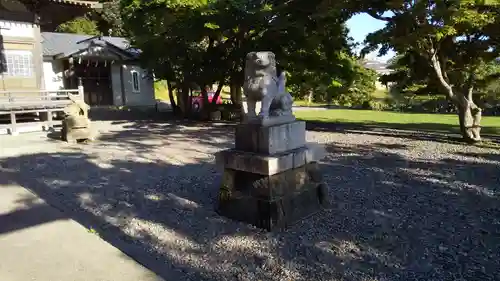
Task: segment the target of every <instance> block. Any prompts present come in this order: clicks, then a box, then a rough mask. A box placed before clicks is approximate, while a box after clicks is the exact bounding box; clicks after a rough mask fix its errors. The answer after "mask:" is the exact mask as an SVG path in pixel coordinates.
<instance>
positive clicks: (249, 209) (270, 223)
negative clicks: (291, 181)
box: [217, 184, 321, 231]
mask: <svg viewBox="0 0 500 281" xmlns="http://www.w3.org/2000/svg"><path fill="white" fill-rule="evenodd" d="M318 187H319V184H315V185H313V184H311V185H309V186H308V188H305V189H304V190H302V192H297V193H292V194H290V195H288V196H283V197H280V198H277V199H274V200H267V199H263V198H258V197H253V196H249V195H243V194H241V193H237V196H226V197H222V196H221V197H219V205H218V208H217V211H218V212H219V214H221V215H224V216H226V217H228V218H231V219H234V220H238V221H243V222H246V223H249V224H252V225H254V226H256V227H260V228H264V229H267V230H268V231H273V230H282V229H285V228H287V227H289V226H291V225H293V224H294V223H296V222H298V221H300V220H301V219H303V218H305V217H307V216H310V215H312V214H314V213H316V212H318V211H319V210H321V204H320V198H319V194H318V190H319V188H318Z"/></svg>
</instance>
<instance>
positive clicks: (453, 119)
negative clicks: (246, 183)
mask: <svg viewBox="0 0 500 281" xmlns="http://www.w3.org/2000/svg"><path fill="white" fill-rule="evenodd" d="M295 115H296V116H297V118H299V119H302V120H306V121H317V122H325V123H342V124H353V125H355V124H356V125H361V126H363V125H364V126H373V127H384V128H394V129H407V130H420V131H433V132H451V133H458V132H459V127H458V117H457V115H453V114H417V113H397V112H387V111H372V110H351V109H332V110H304V111H297V112H295ZM481 125H482V130H481V132H483V133H484V134H490V135H500V117H483V119H482V121H481Z"/></svg>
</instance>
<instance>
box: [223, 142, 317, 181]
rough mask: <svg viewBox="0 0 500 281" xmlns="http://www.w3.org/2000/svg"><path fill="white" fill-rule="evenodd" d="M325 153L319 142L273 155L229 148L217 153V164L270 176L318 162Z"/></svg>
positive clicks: (225, 167) (226, 167)
mask: <svg viewBox="0 0 500 281" xmlns="http://www.w3.org/2000/svg"><path fill="white" fill-rule="evenodd" d="M325 154H326V150H325V148H324V147H323V146H322V145H318V144H306V145H305V146H303V147H301V148H298V149H294V150H290V151H286V152H282V153H278V154H275V155H272V156H270V155H262V154H256V153H252V152H245V151H241V150H236V149H228V150H223V151H220V152H218V153H216V162H217V165H219V166H221V167H222V168H224V169H233V170H238V171H244V172H250V173H255V174H260V175H266V176H269V175H274V174H277V173H281V172H284V171H286V170H289V169H293V168H297V167H300V166H303V165H305V164H307V163H310V162H317V161H319V160H321V159H322V158H323V157H324V156H325Z"/></svg>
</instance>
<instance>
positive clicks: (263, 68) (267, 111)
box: [243, 52, 293, 119]
mask: <svg viewBox="0 0 500 281" xmlns="http://www.w3.org/2000/svg"><path fill="white" fill-rule="evenodd" d="M285 83H286V77H285V72H284V71H283V72H281V74H280V76H279V77H278V76H277V73H276V61H275V59H274V54H273V53H272V52H250V53H248V54H247V57H246V62H245V82H244V84H243V93H244V95H245V96H246V98H247V107H248V113H247V118H248V119H253V118H255V117H256V112H255V106H256V103H257V102H259V101H260V102H261V110H260V113H259V117H261V118H263V119H265V118H268V117H273V116H284V115H291V116H293V113H292V104H293V99H292V96H291V95H290V94H289V93H288V92H286V90H285Z"/></svg>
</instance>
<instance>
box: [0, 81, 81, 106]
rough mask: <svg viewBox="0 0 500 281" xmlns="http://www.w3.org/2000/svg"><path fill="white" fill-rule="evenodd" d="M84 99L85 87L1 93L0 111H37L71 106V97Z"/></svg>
mask: <svg viewBox="0 0 500 281" xmlns="http://www.w3.org/2000/svg"><path fill="white" fill-rule="evenodd" d="M68 95H73V96H77V97H78V98H81V99H83V87H81V86H80V87H79V88H78V89H72V90H56V91H50V90H40V91H24V90H16V91H0V110H35V109H44V108H58V107H64V106H66V105H68V104H70V103H71V102H70V100H69V96H68Z"/></svg>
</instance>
